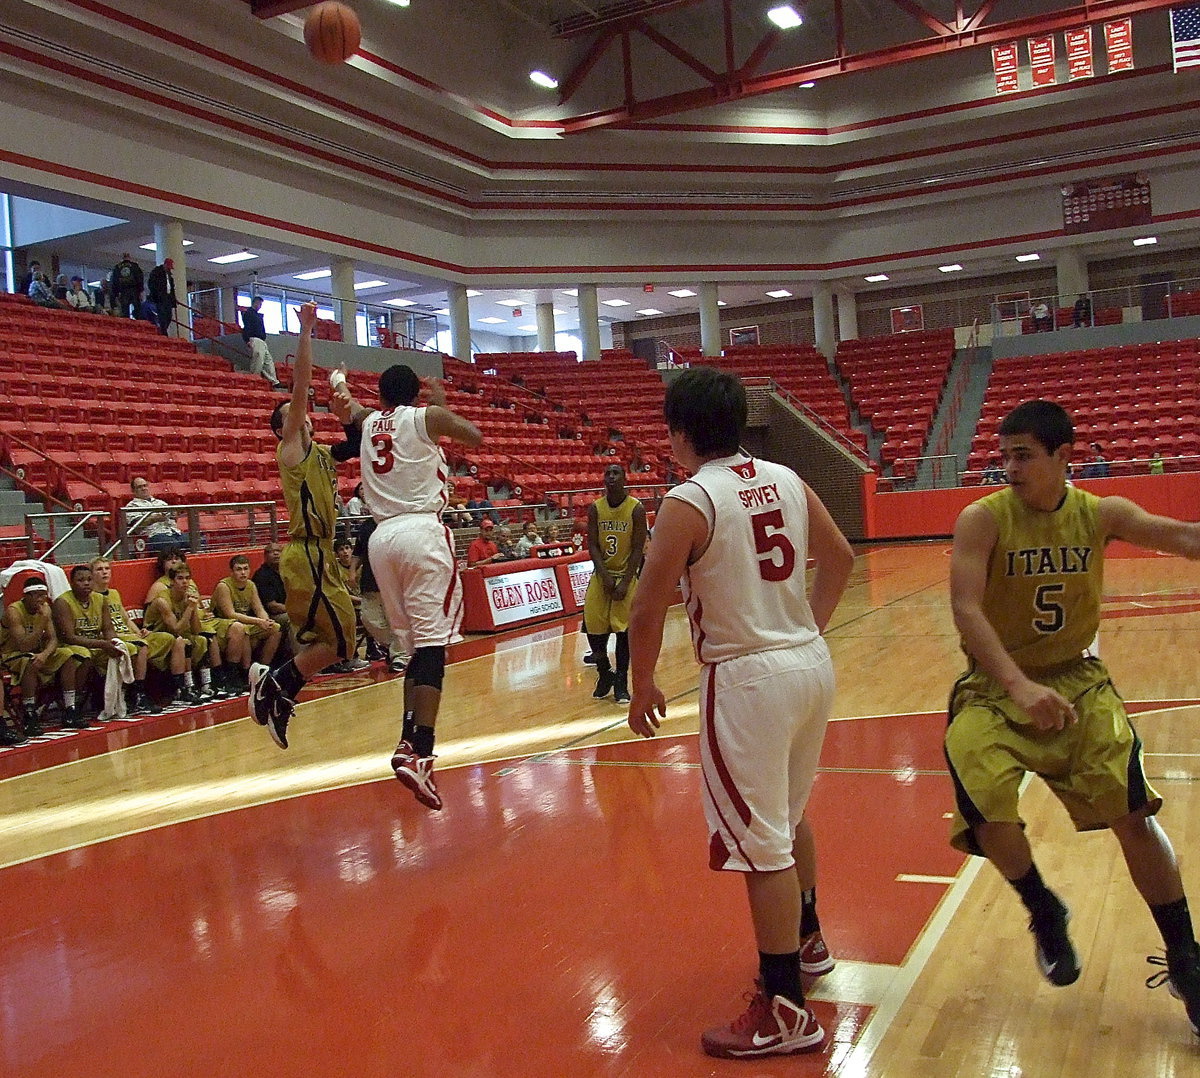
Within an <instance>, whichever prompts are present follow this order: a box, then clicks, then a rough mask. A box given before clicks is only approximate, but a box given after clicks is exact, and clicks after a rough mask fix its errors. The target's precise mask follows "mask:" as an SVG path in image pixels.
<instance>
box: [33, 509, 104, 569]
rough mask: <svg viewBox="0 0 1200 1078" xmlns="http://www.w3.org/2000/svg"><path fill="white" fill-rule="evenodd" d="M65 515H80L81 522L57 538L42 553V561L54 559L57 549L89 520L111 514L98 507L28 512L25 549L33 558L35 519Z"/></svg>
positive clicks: (52, 518) (59, 517)
mask: <svg viewBox="0 0 1200 1078" xmlns="http://www.w3.org/2000/svg"><path fill="white" fill-rule="evenodd" d="M65 516H71V517H74V516H78V517H79V518H80V519H79V523H78V524H75V525H73V526H72V527H71V528H70V529H68V531H67V532H66V534H64V535H62V536H61V537H60V538H58V539H56V540H55V542H54V544H53V545H52V546H51V547H50V548H49V549H48V550H46V551H45V552H44V553H43V554H42V556H41V559H42V561H50V560H52V559H53V557H54V552H55V551H56V550H58V548H59V547H60V546H62V545H63V543H65V542H66V541H67V540H68V539H70V538H71V536H72V535H74V534H75V533H76V532H77V531H79V529H80V528H82V527H83V526H84V525H85V524H86V523H87V522H88V521H89V520H91V519H92V517H107V516H109V514H108V513H105V512H101V511H100V510H98V509H88V510H85V511H83V512H81V513H26V514H25V532H26V535H25V549H26V550H27V551H28V552H29V556H30V557H31V558H33V557H35V556H36V555H35V553H34V549H33V535H34V532H33V521H35V520H57V519H61V518H62V517H65Z"/></svg>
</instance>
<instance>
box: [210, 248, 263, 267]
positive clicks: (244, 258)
mask: <svg viewBox="0 0 1200 1078" xmlns="http://www.w3.org/2000/svg"><path fill="white" fill-rule="evenodd" d="M257 257H258V255H252V254H251V253H250V252H249V251H237V252H235V253H234V254H231V255H217V257H216V258H210V259H209V261H210V262H215V263H216V264H217V265H218V266H228V265H230V263H233V262H249V261H250V259H252V258H257Z"/></svg>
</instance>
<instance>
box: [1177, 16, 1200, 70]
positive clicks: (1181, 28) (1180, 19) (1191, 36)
mask: <svg viewBox="0 0 1200 1078" xmlns="http://www.w3.org/2000/svg"><path fill="white" fill-rule="evenodd" d="M1171 52H1172V54H1173V55H1174V57H1175V70H1176V71H1179V70H1181V69H1182V68H1185V67H1200V4H1190V5H1189V6H1188V7H1176V8H1172V9H1171Z"/></svg>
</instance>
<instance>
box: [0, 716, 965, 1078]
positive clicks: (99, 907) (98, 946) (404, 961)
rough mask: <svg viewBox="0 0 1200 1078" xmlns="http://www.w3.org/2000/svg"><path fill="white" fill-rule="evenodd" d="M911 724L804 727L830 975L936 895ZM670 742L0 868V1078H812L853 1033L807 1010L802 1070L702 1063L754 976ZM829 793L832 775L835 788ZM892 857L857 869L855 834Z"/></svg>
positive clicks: (302, 803) (287, 808)
mask: <svg viewBox="0 0 1200 1078" xmlns="http://www.w3.org/2000/svg"><path fill="white" fill-rule="evenodd" d="M940 733H941V719H940V717H938V716H914V717H901V718H881V719H867V720H861V721H852V722H843V723H835V724H834V725H833V726H831V728H830V735H829V740H828V743H827V746H826V754H825V758H824V760H823V765H824V766H825V767H826V768H829V769H833V770H827V771H824V772H823V773H822V774H821V775H820V776H819V777H818V780H817V784H816V789H815V792H814V800H813V808H812V812H813V819H814V821H815V823H816V826H817V828H818V841H819V843H820V850H821V857H822V878H823V881H824V882H823V883H822V889H821V913H822V920H823V923H824V927H825V932H826V936H827V939H828V940H829V941H830V944H831V947H832V950H833V951H834V953H835V955H836V956H837V957H838V958H840V959H841V960H843V961H844V962H845V961H849V960H857V961H863V962H873V963H888V964H894V963H898V962H899V961H901V960H902V959H903V957H904V955H905V953H906V952H907V951H908V949H909V948H910V947H911V945H912V944H913V942H914V940H915V939H916V938H917V936H918V934H919V933H920V931H921V929H922V927H923V926H924V924H925V923H926V920H927V919H928V917H929V915H930V913H931V912H932V910H933V908H934V906H935V905H936V903H937V902H938V901H939V900H940V898H941V897H942V895H943V894H944V893H945V889H946V888H945V884H932V883H928V882H922V883H901V882H897V881H896V879H895V877H896V876H897V875H898V874H899V873H901V872H906V873H922V874H930V875H953V874H954V873H955V872H956V871H957V869H958V867H959V866H960V865H961V863H962V858H961V857H959V856H958V855H957V854H955V853H954V852H953V851H951V850H950V849H949V848H948V847H947V846H946V841H945V821H944V820H943V819H942V818H941V817H942V813H943V812H944V811H945V810H946V809H947V808H948V807H949V800H948V799H949V797H950V791H949V784H948V782H947V780H946V778H945V776H944V775H939V774H937V772H938V771H939V770H940V767H939V765H940V750H939V748H938V746H939V744H940ZM696 763H697V756H696V740H695V738H694V737H678V738H662V739H658V740H655V741H650V742H639V743H624V744H617V745H611V746H605V747H599V748H592V749H582V750H575V751H572V752H563V753H556V754H552V755H549V756H546V757H542V758H536V759H530V760H523V761H511V762H509V763H506V764H490V765H486V766H475V767H470V768H462V769H459V770H452V771H444V772H442V773H441V775H440V778H439V784H440V788H441V790H442V792H443V795H444V797H445V800H446V809H445V810H444V811H443V812H442V813H440V814H431V813H428V812H425V811H424V810H422V809H420V808H419V807H418V806H417V805H416V804H415V803H414V802H413V801H412V800H411V799H410V798H408V797H403V796H398V787H397V784H395V783H371V784H368V785H363V786H356V787H351V788H348V789H343V790H338V791H334V792H329V793H323V794H317V795H312V796H308V797H304V798H296V799H292V800H286V801H280V802H276V803H273V804H268V805H264V806H260V807H256V808H251V809H246V810H242V811H237V812H230V813H226V814H221V815H217V816H212V817H209V818H206V819H203V820H199V821H195V822H191V823H186V824H180V825H176V826H173V827H169V828H163V829H159V830H155V831H151V832H147V833H144V834H139V835H134V836H131V837H126V838H121V839H117V840H114V841H110V842H106V843H102V844H99V845H95V846H89V847H86V848H83V849H80V850H77V851H73V852H70V853H66V854H61V855H56V856H53V857H49V858H45V859H42V860H37V861H33V862H30V863H28V864H25V865H19V866H15V867H12V868H8V869H6V870H4V871H3V872H2V873H0V926H2V928H0V969H3V970H4V971H5V978H4V982H3V985H2V986H0V1060H2V1064H3V1065H2V1067H0V1070H2V1072H3V1073H4V1074H5V1075H6V1076H11V1078H43V1076H45V1078H49V1076H54V1078H63V1076H88V1078H108V1076H112V1078H141V1076H147V1078H148V1076H154V1078H162V1076H171V1078H187V1076H191V1075H197V1076H198V1075H204V1076H206V1078H211V1076H214V1075H229V1076H235V1075H239V1076H240V1075H254V1076H264V1078H265V1076H274V1075H283V1074H296V1073H300V1074H309V1075H355V1076H364V1078H366V1076H375V1075H379V1076H383V1075H387V1076H396V1075H412V1076H421V1078H424V1076H450V1075H454V1076H458V1075H521V1076H541V1075H545V1076H547V1078H549V1076H555V1078H561V1076H564V1075H580V1076H588V1075H618V1074H629V1075H638V1076H657V1075H662V1076H673V1075H689V1076H690V1075H706V1074H717V1075H719V1074H753V1075H755V1076H765V1075H776V1074H780V1075H782V1074H788V1075H803V1074H819V1073H829V1072H831V1070H836V1063H837V1060H838V1059H839V1058H841V1056H842V1055H843V1054H844V1051H845V1050H846V1048H847V1047H848V1046H849V1045H850V1043H852V1042H853V1041H854V1039H855V1038H856V1036H857V1035H858V1033H859V1031H860V1030H861V1028H862V1025H863V1023H864V1022H865V1020H866V1019H867V1017H868V1016H869V1013H870V1008H869V1007H868V1006H866V1005H864V1004H863V1003H862V1002H861V1001H860V1002H857V1003H828V1002H818V1003H817V1004H816V1009H817V1011H818V1014H819V1016H820V1018H821V1020H822V1023H823V1024H824V1025H825V1027H826V1029H827V1030H828V1031H829V1032H830V1033H831V1038H830V1043H829V1044H828V1045H827V1048H826V1051H825V1052H823V1053H822V1054H820V1055H818V1056H815V1057H793V1058H789V1059H780V1060H767V1061H758V1062H754V1063H751V1064H746V1063H739V1062H732V1061H719V1060H711V1059H708V1058H707V1057H705V1056H703V1055H702V1054H701V1052H700V1049H699V1044H698V1036H699V1033H700V1031H701V1029H703V1028H704V1027H705V1026H710V1025H715V1024H718V1023H720V1022H723V1021H726V1020H728V1019H730V1018H732V1017H734V1016H735V1015H736V1014H737V1013H740V1011H741V1009H742V1007H743V1003H742V1000H741V994H742V992H743V991H744V990H746V989H748V988H749V987H750V983H751V980H752V978H753V976H754V974H755V972H756V961H755V953H754V949H753V943H752V940H751V935H750V929H749V922H748V916H747V913H746V905H745V896H744V893H743V887H742V883H741V879H740V878H739V877H738V876H737V875H736V874H733V873H714V872H710V871H709V870H708V869H707V867H706V861H707V857H706V849H707V843H706V836H705V834H704V826H703V821H702V818H701V814H700V809H699V801H698V794H697V783H698V771H697V769H696ZM839 768H847V769H850V768H853V770H845V771H842V770H837V769H839ZM879 835H887V836H890V838H889V841H887V842H886V843H884V844H883V845H882V846H881V845H880V844H879V843H878V841H870V840H869V839H868V838H867V837H866V836H879Z"/></svg>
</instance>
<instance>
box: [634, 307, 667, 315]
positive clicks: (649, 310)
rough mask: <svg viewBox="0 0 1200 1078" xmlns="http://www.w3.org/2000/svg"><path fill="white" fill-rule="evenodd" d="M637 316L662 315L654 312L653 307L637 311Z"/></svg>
mask: <svg viewBox="0 0 1200 1078" xmlns="http://www.w3.org/2000/svg"><path fill="white" fill-rule="evenodd" d="M638 314H662V311H659V310H655V308H653V307H647V308H646V309H645V310H642V311H638Z"/></svg>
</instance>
